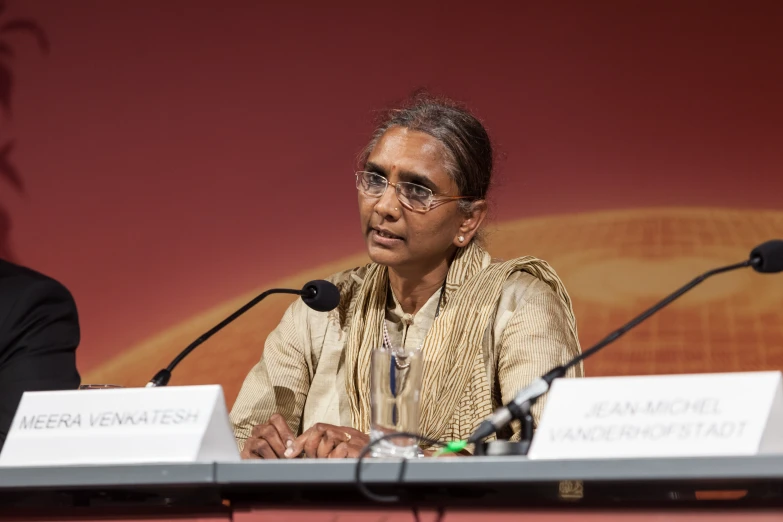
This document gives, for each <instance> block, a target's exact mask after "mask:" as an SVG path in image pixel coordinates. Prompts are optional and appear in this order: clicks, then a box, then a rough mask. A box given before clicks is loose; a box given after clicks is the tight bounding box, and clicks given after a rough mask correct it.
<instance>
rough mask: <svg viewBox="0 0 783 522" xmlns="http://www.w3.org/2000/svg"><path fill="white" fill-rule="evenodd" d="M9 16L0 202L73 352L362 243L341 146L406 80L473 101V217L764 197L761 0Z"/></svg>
mask: <svg viewBox="0 0 783 522" xmlns="http://www.w3.org/2000/svg"><path fill="white" fill-rule="evenodd" d="M15 16H24V17H30V18H33V19H34V20H36V21H37V22H38V23H39V24H40V25H41V26H42V27H43V28H44V29H45V31H46V33H47V35H48V36H49V39H50V40H51V45H52V49H51V53H50V54H49V55H48V56H44V55H42V54H41V53H39V52H38V51H37V50H36V49H35V46H34V45H33V44H32V42H31V41H30V40H29V39H26V38H25V37H24V36H21V35H20V36H15V37H13V39H12V40H13V45H14V48H15V49H16V58H15V59H14V61H13V69H14V78H15V85H14V102H13V107H14V111H13V116H14V117H13V119H12V120H10V121H7V122H4V124H3V129H4V134H5V135H6V136H9V135H11V136H13V138H14V139H15V140H16V141H17V146H16V150H15V151H14V156H13V158H14V162H15V164H16V166H17V167H18V169H19V170H20V172H21V174H22V177H23V179H24V181H25V185H26V193H25V195H24V196H22V197H20V196H19V195H17V194H16V193H14V192H13V191H11V190H10V189H9V188H8V186H6V185H0V191H1V192H0V205H3V206H4V207H5V208H6V210H7V211H8V212H9V213H10V215H11V216H12V219H13V229H12V234H11V246H12V247H13V252H14V253H15V256H16V259H17V260H18V261H20V262H22V263H24V264H27V265H29V266H31V267H34V268H36V269H38V270H42V271H45V272H47V273H49V274H51V275H53V276H55V277H57V278H59V279H60V280H61V281H63V282H64V283H65V284H66V285H67V286H68V287H69V288H70V289H71V291H72V292H73V294H74V296H75V297H76V299H77V302H78V305H79V309H80V313H81V317H82V330H83V343H82V346H81V348H80V349H79V363H80V365H81V368H82V370H84V371H89V370H90V369H92V368H95V367H97V366H98V365H99V364H100V363H102V362H105V361H107V360H109V358H110V357H111V356H112V355H115V354H117V353H120V352H122V351H123V350H126V349H128V348H129V347H130V346H132V345H134V344H136V343H139V342H142V341H143V340H144V339H145V338H148V337H149V336H152V335H154V334H157V333H159V332H161V331H164V330H166V329H167V328H169V327H171V326H172V325H174V324H176V323H179V322H181V321H185V320H187V319H188V318H190V317H193V316H194V314H197V313H199V312H203V311H205V310H207V309H210V308H211V307H213V306H214V305H216V304H218V303H222V302H224V301H226V300H229V299H231V298H234V297H236V296H237V295H239V294H242V293H244V292H247V291H249V290H252V289H255V288H262V287H264V286H265V285H267V284H269V283H271V282H273V281H275V280H277V279H280V278H282V277H284V276H290V275H293V274H297V273H299V272H301V271H302V270H305V269H309V268H313V267H317V266H320V265H322V264H324V263H327V262H330V261H334V260H336V259H339V258H342V257H345V256H348V255H351V254H355V253H358V252H361V250H362V242H361V238H360V235H359V232H358V222H357V216H356V208H355V204H356V203H355V197H356V196H355V191H354V189H353V186H352V183H353V181H352V176H351V174H352V171H353V167H354V159H355V156H356V154H357V153H358V151H359V150H360V149H361V148H362V146H363V145H364V144H365V141H366V139H367V137H368V134H369V132H370V130H371V128H372V126H371V123H372V117H373V111H374V110H376V109H380V108H383V107H385V106H388V105H389V104H392V103H393V102H394V101H395V100H398V99H400V98H402V97H404V96H405V95H406V94H408V93H409V92H411V91H412V90H413V89H415V88H418V87H427V88H430V89H432V90H433V91H435V92H438V93H442V94H446V95H448V96H450V97H453V98H456V99H459V100H462V101H464V102H466V103H467V104H468V105H469V106H470V107H472V108H473V109H474V110H475V112H476V113H477V114H478V115H479V116H480V117H481V118H482V119H483V121H485V123H486V125H487V127H488V129H489V131H490V133H491V135H492V136H493V137H494V139H495V142H496V144H497V148H498V151H499V152H500V155H501V159H500V162H499V169H498V179H497V187H496V190H495V191H494V194H493V199H492V204H493V219H494V221H495V222H496V223H502V222H505V221H508V220H512V219H518V218H525V217H530V216H541V215H553V214H564V213H581V212H590V211H595V210H603V209H614V208H639V207H656V206H694V207H698V206H711V207H725V208H739V209H743V208H744V209H762V208H763V209H773V210H775V209H777V210H783V170H782V169H781V167H782V166H783V145H782V143H783V101H782V98H781V93H783V66H782V65H781V64H783V37H782V36H781V34H783V3H781V2H776V1H768V2H762V1H755V2H734V1H687V2H684V1H648V2H644V1H620V0H612V1H609V0H606V1H598V2H582V1H557V2H480V3H476V2H449V3H444V2H407V3H406V2H371V3H367V2H363V3H348V2H346V3H340V2H337V3H329V5H326V4H325V3H322V2H305V1H291V2H256V1H249V0H248V1H242V0H233V1H223V2H207V1H194V0H161V1H157V0H139V1H127V0H112V1H104V0H69V1H67V2H63V1H59V0H26V1H24V2H22V1H17V2H13V3H12V4H11V5H10V7H9V12H8V13H7V14H6V17H15ZM780 235H781V236H783V230H782V231H781V234H780ZM748 246H753V245H748ZM531 253H533V254H535V252H531ZM556 268H557V267H556ZM323 275H327V274H323ZM253 349H254V350H255V349H256V348H253ZM150 370H151V372H150V373H154V370H155V368H150Z"/></svg>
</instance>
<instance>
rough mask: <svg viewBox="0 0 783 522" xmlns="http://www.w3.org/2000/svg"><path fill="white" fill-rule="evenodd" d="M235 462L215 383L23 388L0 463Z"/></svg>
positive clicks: (236, 457)
mask: <svg viewBox="0 0 783 522" xmlns="http://www.w3.org/2000/svg"><path fill="white" fill-rule="evenodd" d="M233 460H239V452H238V449H237V445H236V441H235V439H234V435H233V433H232V431H231V426H230V425H229V421H228V415H227V414H226V403H225V399H224V398H223V389H222V388H221V387H220V386H171V387H163V388H117V389H108V390H73V391H51V392H26V393H25V394H24V395H23V396H22V400H21V402H20V403H19V407H18V409H17V411H16V415H15V416H14V420H13V423H12V424H11V430H10V431H9V432H8V437H7V439H6V442H5V446H4V447H3V451H2V453H0V466H53V465H78V464H135V463H154V462H214V461H233Z"/></svg>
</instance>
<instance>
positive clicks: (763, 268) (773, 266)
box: [750, 239, 783, 274]
mask: <svg viewBox="0 0 783 522" xmlns="http://www.w3.org/2000/svg"><path fill="white" fill-rule="evenodd" d="M750 266H752V267H753V270H755V271H756V272H761V273H762V274H774V273H777V272H783V239H772V240H770V241H767V242H766V243H762V244H760V245H759V246H757V247H756V248H754V249H753V250H752V251H751V253H750Z"/></svg>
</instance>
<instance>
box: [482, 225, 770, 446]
mask: <svg viewBox="0 0 783 522" xmlns="http://www.w3.org/2000/svg"><path fill="white" fill-rule="evenodd" d="M749 266H750V267H752V268H753V269H754V270H755V271H756V272H760V273H762V274H774V273H777V272H783V240H782V239H773V240H771V241H767V242H766V243H762V244H760V245H759V246H757V247H756V248H754V249H753V250H752V251H751V252H750V256H749V258H748V259H747V260H746V261H743V262H741V263H736V264H733V265H728V266H724V267H721V268H716V269H714V270H710V271H709V272H705V273H704V274H702V275H700V276H699V277H697V278H696V279H694V280H693V281H691V282H690V283H688V284H686V285H685V286H683V287H682V288H680V289H679V290H676V291H675V292H674V293H672V294H670V295H669V296H668V297H666V298H664V299H663V300H662V301H660V302H658V303H657V304H655V305H653V306H652V307H650V308H649V309H647V310H646V311H644V312H642V313H641V314H639V315H638V316H636V317H635V318H633V319H631V320H630V321H629V322H628V323H627V324H625V325H624V326H621V327H620V328H618V329H617V330H615V331H614V332H612V333H610V334H609V335H607V336H606V337H605V338H604V339H603V340H601V341H599V342H598V343H597V344H595V345H594V346H593V347H591V348H590V349H589V350H587V351H585V352H583V353H581V354H579V355H578V356H576V357H574V358H573V359H571V360H570V361H569V362H567V363H566V364H563V365H561V366H557V367H555V368H553V369H552V370H550V371H549V372H548V373H547V374H545V375H542V376H541V377H539V378H538V379H536V380H534V381H533V382H532V383H530V385H528V386H527V387H526V388H524V389H523V390H522V391H520V392H519V393H518V394H517V396H516V397H514V400H512V401H511V402H509V403H508V404H506V405H505V406H501V407H500V408H498V409H497V410H496V411H495V413H493V414H492V415H491V416H490V417H489V418H487V419H486V420H485V421H484V422H482V423H481V424H480V425H479V427H478V428H476V431H474V432H473V434H472V435H471V436H470V437H469V438H468V440H467V442H468V444H475V443H478V442H479V441H481V440H483V439H484V438H486V437H489V436H490V435H492V434H493V433H495V432H497V431H498V430H499V429H501V428H503V427H505V426H506V425H507V424H508V423H509V422H511V421H512V420H513V419H518V418H522V417H523V416H524V415H525V414H526V413H527V412H529V411H530V407H531V406H532V405H533V404H535V402H536V400H537V399H538V398H539V397H541V396H542V395H544V394H545V393H546V392H547V391H549V387H550V386H551V384H552V381H554V380H555V379H557V378H559V377H562V376H564V375H565V373H566V371H567V370H568V369H569V368H571V367H572V366H575V365H577V364H579V363H580V362H581V361H583V360H584V359H587V358H588V357H590V356H592V355H593V354H595V353H596V352H598V351H599V350H601V349H602V348H604V347H605V346H607V345H608V344H611V343H613V342H615V341H616V340H617V339H619V338H620V337H622V336H623V335H624V334H625V333H627V332H628V331H629V330H632V329H633V328H635V327H636V326H638V325H639V324H640V323H642V322H643V321H645V320H646V319H648V318H649V317H650V316H652V315H653V314H655V313H657V312H658V311H659V310H661V309H662V308H663V307H665V306H666V305H668V304H670V303H671V302H672V301H674V300H675V299H677V298H678V297H680V296H682V295H683V294H685V293H686V292H688V291H689V290H691V289H692V288H693V287H695V286H696V285H698V284H699V283H701V282H702V281H704V280H705V279H707V278H708V277H712V276H714V275H717V274H722V273H723V272H730V271H732V270H737V269H739V268H746V267H749Z"/></svg>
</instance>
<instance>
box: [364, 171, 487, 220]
mask: <svg viewBox="0 0 783 522" xmlns="http://www.w3.org/2000/svg"><path fill="white" fill-rule="evenodd" d="M363 174H372V175H373V176H378V177H379V178H381V179H382V180H384V181H385V182H386V187H385V188H384V189H383V192H381V193H380V194H379V195H377V196H371V195H369V194H367V193H366V192H365V191H364V190H363V189H361V188H360V187H359V185H360V181H359V177H360V176H362V175H363ZM355 176H356V190H358V191H359V192H361V193H362V194H364V196H366V197H368V198H377V199H380V198H382V197H383V195H384V194H386V190H387V189H388V188H389V185H391V186H392V187H394V192H395V195H396V196H397V201H399V202H400V205H402V206H403V207H405V208H407V209H408V210H410V211H411V212H419V213H421V214H426V213H427V212H429V211H430V210H432V209H434V208H437V207H439V206H441V205H443V204H444V203H448V202H449V201H456V200H458V199H475V198H474V197H473V196H443V195H440V194H435V192H434V191H433V190H432V189H431V188H429V187H425V186H424V185H421V184H419V183H411V182H410V181H398V182H397V183H393V182H391V181H389V180H388V179H387V178H386V177H385V176H382V175H381V174H378V173H377V172H370V171H369V170H357V171H356V174H355ZM400 185H413V186H414V187H419V188H422V189H424V190H426V191H428V192H429V193H430V198H429V200H428V202H427V208H424V209H421V210H417V209H415V208H413V207H411V206H410V205H409V204H406V203H404V202H403V201H402V199H400V188H399V187H400ZM406 199H407V198H406Z"/></svg>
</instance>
